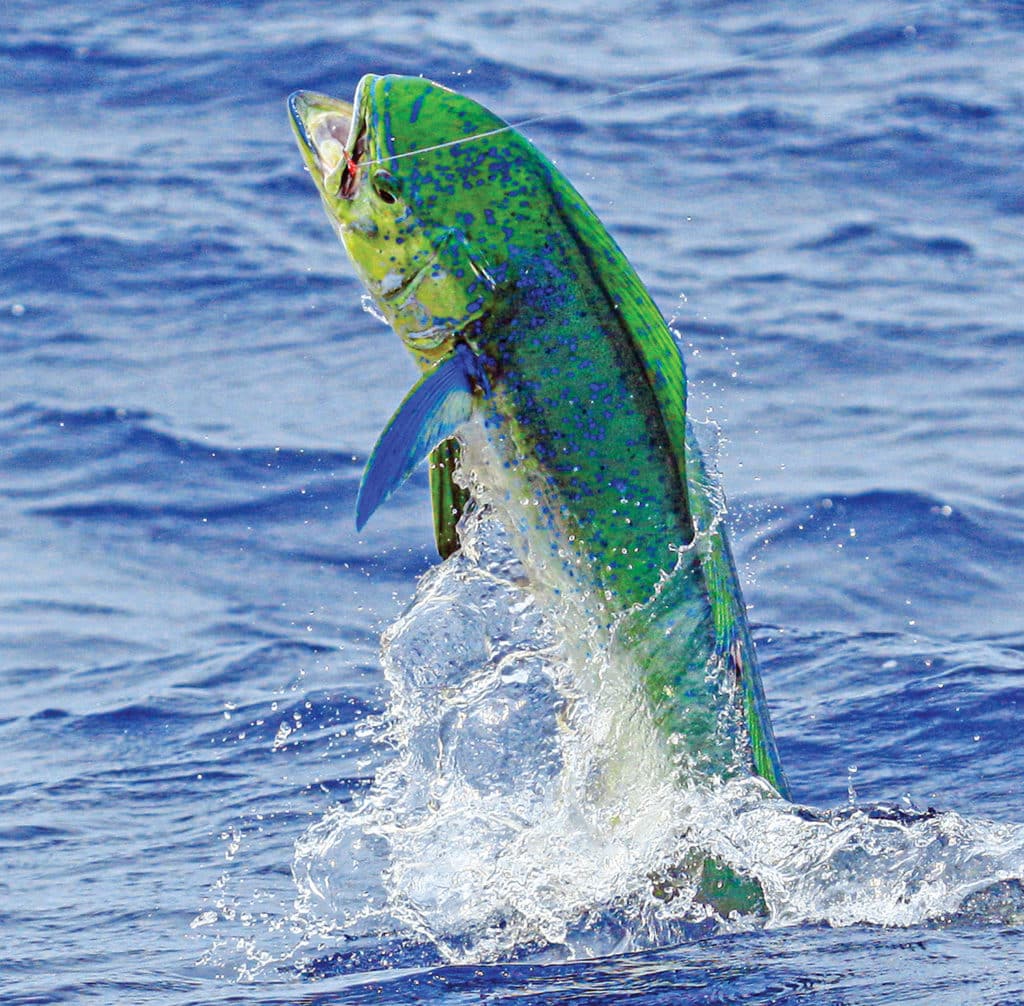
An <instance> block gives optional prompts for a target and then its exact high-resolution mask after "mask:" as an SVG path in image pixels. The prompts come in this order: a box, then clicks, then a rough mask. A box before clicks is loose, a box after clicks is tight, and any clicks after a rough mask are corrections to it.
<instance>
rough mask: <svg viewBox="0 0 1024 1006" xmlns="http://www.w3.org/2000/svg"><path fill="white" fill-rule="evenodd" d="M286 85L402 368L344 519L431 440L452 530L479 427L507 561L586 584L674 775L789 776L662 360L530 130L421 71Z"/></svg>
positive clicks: (591, 219) (601, 236)
mask: <svg viewBox="0 0 1024 1006" xmlns="http://www.w3.org/2000/svg"><path fill="white" fill-rule="evenodd" d="M289 107H290V111H291V118H292V123H293V128H294V131H295V134H296V137H297V139H298V142H299V147H300V149H301V151H302V154H303V157H304V159H305V162H306V164H307V166H308V168H309V170H310V173H311V175H312V178H313V181H314V183H315V184H316V187H317V189H318V191H319V192H320V196H321V198H322V200H323V202H324V205H325V208H326V210H327V214H328V217H329V218H330V220H331V222H332V224H333V225H334V227H335V229H336V230H337V232H338V234H339V236H340V238H341V240H342V242H343V244H344V245H345V247H346V249H347V251H348V253H349V255H350V257H351V258H352V260H353V263H354V264H355V268H356V271H357V273H358V274H359V276H360V278H361V280H362V282H363V283H364V284H365V286H366V288H367V290H368V291H369V294H370V296H371V297H372V298H373V301H374V303H375V304H376V306H377V308H378V309H379V311H380V312H381V314H383V316H384V317H385V318H386V319H387V321H388V322H389V323H390V324H391V326H392V328H393V329H394V330H395V332H396V333H397V334H398V335H399V337H400V338H401V339H402V341H403V342H404V343H405V345H406V346H407V347H408V349H409V350H410V352H411V353H412V355H413V358H414V359H415V360H416V362H417V364H418V365H419V367H420V369H421V371H422V377H421V379H420V380H419V382H418V383H417V384H416V385H415V386H414V387H413V388H412V390H411V391H410V392H409V394H408V395H407V396H406V398H405V400H404V401H403V402H402V404H401V405H400V406H399V408H398V410H397V412H396V413H395V415H394V417H393V418H392V420H391V421H390V423H389V424H388V426H387V428H386V429H385V431H384V432H383V434H382V435H381V437H380V439H379V441H378V443H377V446H376V448H375V450H374V452H373V455H372V456H371V459H370V461H369V463H368V465H367V470H366V473H365V475H364V479H363V484H362V487H361V491H360V497H359V501H358V504H357V523H358V524H359V525H360V526H361V525H362V524H363V523H364V522H365V521H366V520H367V519H368V517H369V516H370V514H371V513H372V512H373V510H374V509H375V508H376V506H378V505H379V504H380V503H381V502H383V501H384V500H385V499H386V498H387V497H388V496H389V495H390V494H391V493H392V492H393V491H394V490H395V489H396V488H397V487H398V485H400V484H401V482H402V481H403V480H404V479H405V478H406V477H407V476H408V474H409V473H410V472H411V471H412V470H413V469H414V468H415V466H416V465H417V464H419V463H420V462H421V461H423V460H424V459H425V458H427V457H428V456H429V458H430V462H431V493H432V499H433V505H434V523H435V533H436V537H437V542H438V547H439V550H440V551H441V554H442V555H447V554H448V553H450V552H451V551H453V550H454V549H455V548H457V547H458V534H457V529H456V524H457V521H458V518H459V516H460V514H461V513H462V512H463V511H464V509H465V508H466V507H467V506H469V505H471V500H470V498H469V495H468V493H467V490H465V489H464V488H463V487H462V485H461V484H460V483H459V482H457V481H456V480H455V477H454V476H455V472H456V469H457V467H458V465H459V455H460V450H461V449H460V437H461V438H462V439H463V440H465V439H466V437H467V435H468V431H470V430H471V429H473V428H475V429H476V430H478V431H480V430H482V431H483V433H482V436H483V437H484V438H485V440H486V442H487V444H488V445H489V448H490V449H491V450H492V451H493V452H494V454H495V455H496V456H497V457H498V458H499V459H500V464H499V465H498V466H492V467H490V468H488V469H487V471H486V472H474V473H473V475H474V477H476V478H478V479H484V480H486V479H488V478H490V479H498V480H499V481H501V482H503V483H504V484H503V485H499V486H496V487H495V488H497V490H498V491H503V492H505V493H506V495H507V496H508V498H509V499H510V500H511V501H512V503H513V504H514V506H513V510H514V514H515V521H516V523H517V525H518V527H517V530H518V531H519V532H521V538H522V540H523V541H525V542H527V543H528V545H527V546H526V547H525V550H526V553H527V554H525V555H524V556H523V559H524V562H525V563H526V565H527V568H528V569H534V570H535V571H537V572H538V576H540V577H541V578H542V579H543V577H544V576H545V575H547V576H549V574H550V570H552V569H556V570H557V571H558V575H559V576H561V577H563V578H564V580H565V582H566V583H567V584H570V585H573V586H577V587H580V588H581V589H583V590H584V591H586V592H587V594H588V596H590V597H592V598H594V604H595V606H596V610H595V612H594V616H595V617H596V618H598V619H599V620H603V621H604V622H605V624H607V626H608V627H609V633H610V637H611V638H613V640H614V645H616V646H618V647H620V648H622V650H623V651H624V652H626V653H627V654H628V655H629V658H630V659H631V660H632V661H633V662H634V664H635V666H636V668H637V674H638V675H639V680H640V682H641V684H642V687H643V689H644V691H645V694H646V697H647V703H648V706H649V709H650V712H651V715H652V717H653V719H654V721H655V722H656V723H657V724H658V726H659V727H660V729H661V731H662V733H663V734H664V736H665V737H666V739H667V741H668V742H670V743H671V744H672V746H673V752H674V757H675V758H676V760H677V763H678V765H679V770H680V773H681V774H683V775H685V776H688V777H693V776H694V775H699V776H700V777H706V778H728V777H730V776H734V775H737V774H741V773H751V772H753V773H755V774H758V775H760V776H762V777H763V778H764V779H766V780H767V781H768V782H770V783H771V784H772V785H773V786H774V787H775V788H776V790H778V791H779V792H780V793H781V794H782V795H784V796H786V795H788V794H787V787H786V782H785V778H784V776H783V773H782V770H781V767H780V765H779V761H778V756H777V753H776V748H775V742H774V738H773V735H772V730H771V724H770V721H769V718H768V712H767V706H766V703H765V699H764V695H763V692H762V687H761V681H760V674H759V671H758V666H757V661H756V656H755V653H754V648H753V644H752V642H751V638H750V633H749V629H748V626H747V621H746V614H745V609H744V604H743V600H742V596H741V593H740V588H739V583H738V579H737V576H736V571H735V566H734V563H733V560H732V557H731V554H730V550H729V545H728V541H727V539H726V534H725V530H724V528H723V526H722V523H721V520H720V517H721V509H722V506H721V500H720V497H719V496H718V494H717V492H716V490H715V488H714V486H713V484H712V482H711V480H710V478H709V475H708V472H707V471H706V468H705V465H704V461H703V459H702V456H701V453H700V450H699V447H698V446H697V442H696V439H695V438H694V436H693V435H692V431H691V430H690V429H689V428H688V426H687V420H686V380H685V374H684V369H683V363H682V359H681V356H680V353H679V350H678V347H677V345H676V342H675V340H674V338H673V336H672V333H671V332H670V330H669V328H668V326H667V325H666V323H665V321H664V319H663V318H662V316H661V314H660V312H659V311H658V309H657V307H656V306H655V304H654V302H653V301H652V299H651V297H650V295H649V294H648V293H647V291H646V289H645V288H644V286H643V284H642V283H641V281H640V279H639V278H638V276H637V275H636V273H635V271H634V270H633V268H632V267H631V266H630V264H629V263H628V261H627V260H626V258H625V256H624V255H623V254H622V252H621V251H620V250H619V248H618V246H617V245H616V244H615V242H614V240H613V239H612V238H611V237H610V236H609V234H608V232H607V231H606V230H605V228H604V227H603V225H602V224H601V222H600V221H599V220H598V219H597V217H596V216H595V215H594V213H593V212H592V211H591V210H590V209H589V207H588V206H587V205H586V203H585V202H584V201H583V199H582V198H581V197H580V195H579V194H578V193H577V192H576V191H575V189H574V188H573V187H572V186H571V185H570V183H569V182H568V181H567V180H566V179H565V178H564V177H563V176H562V174H561V173H560V172H559V171H558V170H557V169H556V168H555V167H554V166H553V165H552V164H551V163H550V162H549V161H548V160H547V159H546V158H545V157H544V156H543V155H542V154H540V153H539V152H538V151H537V150H536V149H535V148H534V147H533V146H532V144H530V142H529V141H528V140H526V139H525V138H524V137H523V136H521V135H520V134H519V133H517V132H516V131H515V130H513V129H511V128H510V127H508V126H507V124H506V123H505V122H503V121H502V120H501V119H499V118H498V117H497V116H495V115H493V114H492V113H491V112H489V111H488V110H487V109H485V108H483V107H482V106H481V105H479V104H477V103H476V102H474V101H472V100H471V99H469V98H467V97H465V96H463V95H460V94H455V93H453V92H451V91H449V90H448V89H446V88H444V87H441V86H439V85H437V84H434V83H432V82H430V81H427V80H423V79H421V78H410V77H397V76H373V75H369V76H366V77H364V78H363V79H362V80H361V82H360V84H359V87H358V89H357V91H356V96H355V101H354V104H353V105H349V104H347V103H345V102H341V101H338V100H336V99H333V98H328V97H325V96H323V95H319V94H313V93H310V92H298V93H296V94H294V95H292V97H291V98H290V99H289ZM471 424H475V427H474V426H472V425H471ZM549 578H550V577H549Z"/></svg>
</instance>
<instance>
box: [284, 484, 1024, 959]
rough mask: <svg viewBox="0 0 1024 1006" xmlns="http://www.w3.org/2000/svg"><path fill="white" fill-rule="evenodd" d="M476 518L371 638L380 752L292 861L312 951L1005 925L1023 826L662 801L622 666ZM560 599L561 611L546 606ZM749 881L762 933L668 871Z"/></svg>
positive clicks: (610, 948)
mask: <svg viewBox="0 0 1024 1006" xmlns="http://www.w3.org/2000/svg"><path fill="white" fill-rule="evenodd" d="M493 504H494V501H493V500H492V501H491V504H490V505H486V506H484V507H483V508H481V509H480V510H479V511H477V512H476V514H475V515H472V516H470V517H468V518H466V519H465V520H464V522H463V525H462V527H461V534H462V541H463V548H462V550H461V551H460V552H459V553H457V554H456V555H454V556H453V557H451V558H450V559H449V560H448V561H446V562H445V563H443V564H441V565H440V566H438V567H436V568H434V569H433V570H431V571H430V572H429V573H428V574H427V575H426V576H425V577H424V578H423V580H422V581H421V583H420V585H419V589H418V591H417V593H416V596H415V598H414V600H413V602H412V604H411V605H410V607H409V609H408V610H407V611H406V612H405V614H404V615H403V616H402V617H401V618H400V619H399V620H398V621H397V622H396V623H395V624H394V625H393V626H392V627H391V628H390V629H389V630H388V631H387V632H386V633H385V634H384V637H383V639H382V659H383V666H384V671H385V675H386V678H387V683H388V686H389V689H390V702H389V707H388V712H387V715H386V717H384V718H383V719H382V720H381V722H379V723H377V724H375V725H374V728H373V729H374V730H375V731H376V732H377V733H378V734H379V735H382V736H383V739H385V740H386V741H387V743H388V744H390V746H391V748H392V749H393V751H394V756H393V758H392V759H391V760H390V761H389V762H388V763H387V764H386V765H385V766H384V768H383V769H382V770H381V771H380V772H379V773H378V775H377V778H376V780H375V783H374V786H373V788H372V790H371V791H370V792H369V794H368V795H367V796H366V797H365V799H364V800H363V802H361V803H359V804H358V805H356V806H354V807H337V808H335V809H333V810H332V811H330V812H329V813H327V814H326V815H325V816H324V817H323V819H321V820H320V821H319V822H317V823H316V824H315V825H314V826H313V827H311V828H310V829H309V830H308V832H307V833H306V835H305V836H304V837H303V839H302V840H301V841H300V842H299V843H298V845H297V848H296V855H295V862H294V867H293V873H294V877H295V881H296V884H297V886H298V890H299V898H298V902H297V904H298V908H299V914H300V915H301V916H303V917H304V918H305V919H306V920H307V921H308V922H309V923H310V924H311V925H315V927H316V929H317V932H318V933H320V934H321V935H323V934H324V932H325V929H326V930H327V931H332V930H333V932H334V933H335V934H341V933H344V934H346V936H348V937H350V938H351V937H352V936H353V935H371V934H372V935H380V934H382V933H399V934H404V935H405V936H408V937H412V938H414V939H416V940H421V941H426V942H428V943H430V944H432V945H434V946H435V947H436V948H437V950H438V951H439V952H440V954H441V955H442V957H444V958H445V959H447V960H450V961H458V962H469V961H479V960H491V959H496V958H502V957H509V956H512V955H515V954H522V953H523V952H524V949H529V950H531V952H533V953H540V954H543V955H545V956H560V957H574V956H591V955H594V954H604V953H611V952H616V951H622V950H634V949H641V948H645V947H650V946H655V945H664V944H666V943H670V942H678V941H680V940H683V939H686V938H688V937H689V936H691V935H693V933H694V932H698V933H701V934H703V933H706V932H708V931H709V927H710V929H712V930H714V929H723V928H724V929H736V928H743V927H749V926H760V925H769V926H778V925H790V924H796V923H800V922H827V923H829V924H831V925H849V924H853V923H857V922H863V923H874V924H879V925H911V924H915V923H919V922H922V921H924V920H926V919H929V918H936V917H942V916H948V915H950V914H951V913H953V912H956V911H957V909H958V908H959V907H960V906H961V904H962V903H963V902H964V900H965V898H968V897H969V896H971V895H975V899H974V901H973V902H972V903H971V910H972V911H973V912H974V915H975V917H983V918H991V917H999V918H1001V919H1003V920H1005V921H1009V920H1012V919H1013V918H1017V917H1019V916H1020V913H1021V911H1022V909H1024V899H1022V898H1021V897H1020V896H1019V894H1018V893H1015V889H1014V888H1013V886H1012V885H1011V886H1010V887H1008V888H1006V889H1004V890H1002V892H1001V893H1000V894H999V896H998V897H989V898H987V899H986V898H982V899H981V900H978V897H977V892H980V891H983V890H984V889H986V888H988V887H990V885H992V884H995V883H997V882H999V881H1010V880H1012V879H1013V878H1019V877H1021V876H1024V828H1021V827H1019V826H1016V825H1000V824H994V823H991V822H988V821H982V820H968V819H966V818H964V817H961V816H960V815H958V814H956V813H952V812H947V813H936V812H933V811H914V810H904V809H895V808H891V807H873V808H871V807H868V808H862V807H856V806H845V807H843V808H840V809H838V810H836V811H832V812H819V811H815V810H813V809H810V808H806V807H800V806H796V805H792V804H788V803H786V802H784V801H782V800H780V799H778V798H777V797H776V796H775V795H774V793H773V791H772V790H771V789H770V787H768V786H767V785H766V784H764V783H763V782H762V781H761V780H758V779H752V778H748V779H738V780H733V781H731V782H729V783H727V784H721V785H713V784H711V783H709V784H707V785H702V786H692V785H691V786H687V787H681V786H680V785H679V783H678V782H677V774H676V773H675V771H674V768H673V764H672V760H671V757H670V756H668V755H667V753H666V751H665V745H664V743H663V741H662V740H661V739H660V737H659V735H658V734H657V733H656V732H655V731H654V730H653V728H652V727H651V726H650V724H649V717H647V716H646V715H645V710H644V706H643V701H642V696H641V695H640V694H639V692H638V689H637V688H636V687H635V683H633V682H631V681H630V680H629V675H628V668H617V667H616V666H614V664H613V662H612V661H611V659H610V658H609V650H608V647H607V645H606V640H605V638H604V636H603V635H602V631H601V630H600V629H599V628H598V627H597V626H595V625H593V624H591V623H588V622H587V621H586V620H585V619H584V620H583V621H577V622H575V623H572V624H574V625H575V626H576V629H575V632H574V633H573V634H572V635H569V634H567V633H566V632H565V631H563V629H562V626H564V625H565V624H567V623H566V622H565V621H563V619H564V618H572V617H576V616H577V615H578V608H576V607H575V606H574V602H573V601H572V599H564V598H563V599H561V600H560V601H559V602H558V603H552V602H551V599H550V598H548V599H547V600H546V601H542V600H539V599H538V598H539V595H538V593H537V592H536V591H535V590H534V589H532V588H531V587H529V586H528V585H527V583H526V577H525V573H524V570H523V567H522V566H521V564H520V563H519V561H518V560H517V559H516V557H515V553H514V550H513V548H512V546H511V543H510V541H509V532H508V530H507V525H506V523H505V522H504V521H503V520H501V519H500V518H499V515H498V513H497V512H496V508H495V506H494V505H493ZM559 604H561V605H562V607H561V608H559ZM709 853H710V854H712V855H714V856H716V857H718V858H719V859H720V860H721V861H722V862H724V863H727V864H729V865H731V866H733V867H735V868H738V869H741V870H742V871H744V872H747V873H751V874H753V875H754V876H756V877H757V878H758V879H759V880H760V882H761V884H762V886H763V888H764V891H765V896H766V902H767V906H768V912H767V916H758V917H746V918H744V917H739V916H733V917H731V918H729V919H720V918H717V917H713V916H712V913H711V912H710V910H709V909H708V908H706V907H705V906H704V905H703V904H702V903H701V902H700V901H699V900H697V899H696V898H695V894H696V885H695V883H694V881H693V879H692V876H691V872H688V871H687V870H686V869H685V866H686V865H689V866H691V867H692V866H693V864H696V863H700V862H701V861H702V859H703V857H704V856H706V855H707V854H709Z"/></svg>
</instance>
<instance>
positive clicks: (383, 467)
mask: <svg viewBox="0 0 1024 1006" xmlns="http://www.w3.org/2000/svg"><path fill="white" fill-rule="evenodd" d="M482 379H483V375H482V373H481V372H480V369H479V366H478V364H477V361H476V359H475V358H474V357H473V354H472V353H471V352H470V350H469V349H468V348H467V347H466V346H463V345H459V346H458V347H457V348H456V350H455V352H454V353H452V355H451V356H449V357H448V358H447V359H446V360H445V361H444V362H443V363H441V364H439V365H438V366H437V367H435V368H434V369H433V370H431V371H430V372H429V373H427V374H424V375H423V377H422V378H420V380H419V381H418V382H417V383H416V384H415V385H414V386H413V388H412V390H411V391H410V392H409V394H408V395H406V396H405V399H404V400H403V401H402V404H401V405H400V406H399V407H398V409H397V411H396V412H395V414H394V415H393V416H392V417H391V421H390V422H389V423H388V425H387V426H386V427H385V428H384V432H383V433H382V434H381V435H380V438H379V439H378V440H377V446H376V447H374V449H373V453H372V454H371V455H370V460H369V461H368V462H367V463H366V470H365V471H364V472H363V480H362V483H361V484H360V486H359V496H358V498H357V499H356V528H357V530H362V528H363V525H364V524H366V522H367V521H368V520H369V519H370V515H371V514H372V513H373V512H374V511H375V510H376V509H377V507H379V506H380V505H381V503H383V502H384V501H385V500H386V499H387V498H388V497H389V496H390V495H391V494H392V493H393V492H394V491H395V490H396V489H397V488H398V487H399V486H400V485H401V484H402V483H403V482H404V481H405V480H406V479H407V478H408V477H409V476H410V475H411V474H412V471H413V469H414V468H415V467H416V466H417V465H418V464H419V463H420V462H421V461H422V460H423V459H424V458H426V456H427V455H428V454H429V453H430V452H431V451H432V450H433V449H434V448H435V447H437V445H438V444H439V443H441V441H443V440H446V439H447V438H448V437H450V436H452V434H454V433H455V431H456V430H457V429H458V428H459V427H460V426H461V425H462V424H463V423H464V422H466V420H468V419H469V417H470V415H471V414H472V411H473V392H474V389H475V387H478V386H480V383H481V380H482ZM483 386H484V387H485V388H486V381H485V379H484V380H483Z"/></svg>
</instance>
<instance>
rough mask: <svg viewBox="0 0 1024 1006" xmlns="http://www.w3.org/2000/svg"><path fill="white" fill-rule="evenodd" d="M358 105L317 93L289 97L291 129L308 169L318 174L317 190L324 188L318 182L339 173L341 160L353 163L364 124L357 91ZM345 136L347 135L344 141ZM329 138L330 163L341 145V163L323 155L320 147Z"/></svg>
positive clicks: (305, 92)
mask: <svg viewBox="0 0 1024 1006" xmlns="http://www.w3.org/2000/svg"><path fill="white" fill-rule="evenodd" d="M356 102H357V105H356V106H353V105H351V104H349V103H348V102H347V101H341V100H340V99H338V98H332V97H330V96H329V95H326V94H320V93H318V92H317V91H293V92H292V93H291V94H290V95H289V96H288V102H287V104H288V114H289V118H290V119H291V125H292V130H293V132H294V133H295V137H296V139H297V140H298V144H299V148H300V150H301V151H302V155H303V159H304V160H305V161H306V165H307V167H308V168H309V169H310V171H311V172H319V176H320V178H319V179H318V187H320V188H321V189H323V186H322V185H320V184H319V182H320V181H321V180H322V181H324V182H326V179H327V177H328V175H329V174H331V173H332V172H333V171H336V170H337V168H338V166H339V164H340V163H341V162H342V161H344V162H347V163H349V164H351V163H353V161H354V159H353V153H354V150H355V147H356V144H357V140H358V138H359V133H360V132H361V130H360V125H361V123H362V116H361V115H360V114H359V112H358V110H357V107H358V102H359V92H358V91H357V93H356ZM325 127H326V131H325ZM342 133H344V134H345V135H344V142H342V136H341V134H342ZM328 139H330V140H331V142H332V144H334V148H333V151H332V155H331V157H330V159H329V160H330V161H334V157H335V154H336V152H337V150H338V146H340V147H341V150H342V156H341V158H340V159H339V162H338V163H329V162H328V159H327V158H325V156H324V154H323V151H322V149H321V148H322V146H323V145H324V143H325V141H326V140H328ZM325 194H326V193H325Z"/></svg>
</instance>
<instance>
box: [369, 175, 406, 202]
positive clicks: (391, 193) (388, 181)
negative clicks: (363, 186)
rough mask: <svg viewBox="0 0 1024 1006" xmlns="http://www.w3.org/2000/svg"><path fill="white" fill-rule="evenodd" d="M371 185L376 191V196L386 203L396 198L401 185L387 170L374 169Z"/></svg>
mask: <svg viewBox="0 0 1024 1006" xmlns="http://www.w3.org/2000/svg"><path fill="white" fill-rule="evenodd" d="M370 181H371V184H372V185H373V191H374V192H376V193H377V198H378V199H380V201H381V202H382V203H388V204H389V205H390V204H391V203H393V202H395V201H396V200H397V199H398V195H399V193H400V192H401V186H400V185H399V183H398V179H397V178H395V176H394V175H392V174H391V173H390V172H388V171H375V172H374V173H373V178H372V179H371V180H370Z"/></svg>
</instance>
